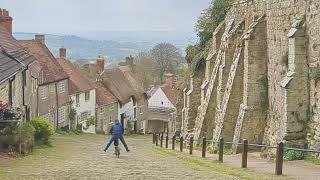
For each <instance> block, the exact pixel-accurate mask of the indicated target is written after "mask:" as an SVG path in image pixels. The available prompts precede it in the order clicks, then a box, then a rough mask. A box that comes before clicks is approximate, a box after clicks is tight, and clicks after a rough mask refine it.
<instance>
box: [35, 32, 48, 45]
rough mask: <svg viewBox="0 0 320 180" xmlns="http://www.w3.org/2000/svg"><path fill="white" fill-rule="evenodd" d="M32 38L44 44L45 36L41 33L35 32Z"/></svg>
mask: <svg viewBox="0 0 320 180" xmlns="http://www.w3.org/2000/svg"><path fill="white" fill-rule="evenodd" d="M34 39H35V40H36V41H38V42H41V43H42V44H45V43H46V41H45V36H44V35H43V34H36V35H35V37H34Z"/></svg>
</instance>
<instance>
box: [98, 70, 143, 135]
mask: <svg viewBox="0 0 320 180" xmlns="http://www.w3.org/2000/svg"><path fill="white" fill-rule="evenodd" d="M98 79H99V81H100V82H101V84H102V85H103V86H104V87H105V88H106V89H108V90H109V91H110V92H111V93H112V94H113V95H114V96H115V97H116V99H117V101H118V119H119V120H120V122H121V124H123V126H124V128H125V129H126V132H138V131H140V132H144V129H143V127H144V126H143V124H144V121H145V119H144V118H143V117H144V116H142V115H143V109H142V107H143V105H144V106H145V107H147V104H146V103H145V104H143V105H142V104H139V102H147V101H146V99H147V98H146V95H145V93H144V91H143V89H142V88H141V87H139V85H138V83H137V82H136V81H135V80H134V78H133V77H132V76H131V75H130V72H127V71H125V70H121V69H119V68H116V69H109V70H105V71H104V72H102V73H101V74H100V76H99V78H98Z"/></svg>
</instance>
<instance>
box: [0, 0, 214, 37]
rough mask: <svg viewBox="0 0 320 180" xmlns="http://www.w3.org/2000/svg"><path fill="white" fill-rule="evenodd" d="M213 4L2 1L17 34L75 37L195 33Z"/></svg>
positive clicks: (184, 0)
mask: <svg viewBox="0 0 320 180" xmlns="http://www.w3.org/2000/svg"><path fill="white" fill-rule="evenodd" d="M209 1H210V0H54V1H53V0H27V1H22V0H1V4H0V7H1V8H7V9H8V10H9V11H10V13H11V14H12V16H13V17H14V22H15V24H14V25H15V26H14V30H15V31H26V32H47V33H67V34H70V33H74V32H76V31H88V30H107V31H108V30H112V31H118V30H120V31H141V30H144V31H149V30H150V31H187V32H190V31H193V29H194V25H195V23H196V19H197V17H198V16H199V15H200V13H201V11H202V10H203V9H205V8H206V7H207V6H208V3H209Z"/></svg>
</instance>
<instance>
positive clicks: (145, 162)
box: [0, 135, 236, 180]
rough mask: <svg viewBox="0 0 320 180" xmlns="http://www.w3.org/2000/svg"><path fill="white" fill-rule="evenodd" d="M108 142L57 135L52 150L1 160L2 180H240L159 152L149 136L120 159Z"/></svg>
mask: <svg viewBox="0 0 320 180" xmlns="http://www.w3.org/2000/svg"><path fill="white" fill-rule="evenodd" d="M106 139H107V137H106V136H102V135H80V136H63V135H56V136H55V137H54V140H53V147H52V148H44V149H35V151H34V152H33V154H32V155H28V156H25V157H22V158H17V159H0V179H1V180H4V179H14V180H18V179H130V180H131V179H153V180H154V179H184V180H186V179H236V178H235V177H231V176H228V175H223V174H220V173H218V172H214V171H212V170H208V169H205V168H202V167H197V166H194V165H188V164H187V163H186V162H183V161H182V160H181V159H178V158H176V157H173V156H166V155H163V154H161V153H158V152H156V151H155V150H154V148H153V146H152V144H151V142H150V141H151V138H150V137H149V136H148V137H145V136H130V137H127V143H128V145H129V148H130V149H131V152H130V153H126V152H124V148H123V147H122V146H121V147H122V149H121V150H122V151H121V152H122V154H121V157H120V159H116V158H115V156H114V155H113V148H110V151H108V152H107V153H104V152H103V151H102V149H103V145H104V144H105V141H106Z"/></svg>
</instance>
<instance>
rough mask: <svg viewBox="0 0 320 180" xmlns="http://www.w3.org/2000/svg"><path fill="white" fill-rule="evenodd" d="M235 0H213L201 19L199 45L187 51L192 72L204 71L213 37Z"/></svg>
mask: <svg viewBox="0 0 320 180" xmlns="http://www.w3.org/2000/svg"><path fill="white" fill-rule="evenodd" d="M233 2H234V0H212V1H211V3H210V6H209V8H207V9H205V10H204V11H203V13H202V15H201V16H200V17H199V19H198V22H197V25H196V30H197V35H198V37H199V43H198V44H196V45H190V46H188V47H187V49H186V53H187V55H186V61H187V63H188V64H189V66H190V68H191V70H192V71H200V70H203V67H204V66H205V63H206V62H205V60H206V57H207V56H208V53H209V51H210V49H211V40H212V35H213V32H214V31H215V29H216V28H217V27H218V26H219V24H220V23H221V22H222V21H223V20H224V19H225V16H226V14H227V12H228V10H229V7H230V5H231V4H232V3H233Z"/></svg>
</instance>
